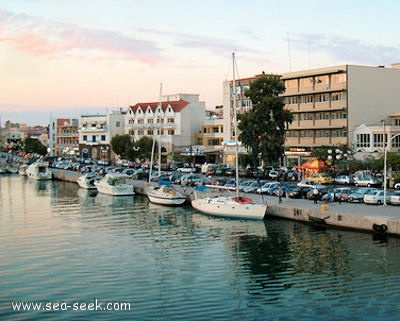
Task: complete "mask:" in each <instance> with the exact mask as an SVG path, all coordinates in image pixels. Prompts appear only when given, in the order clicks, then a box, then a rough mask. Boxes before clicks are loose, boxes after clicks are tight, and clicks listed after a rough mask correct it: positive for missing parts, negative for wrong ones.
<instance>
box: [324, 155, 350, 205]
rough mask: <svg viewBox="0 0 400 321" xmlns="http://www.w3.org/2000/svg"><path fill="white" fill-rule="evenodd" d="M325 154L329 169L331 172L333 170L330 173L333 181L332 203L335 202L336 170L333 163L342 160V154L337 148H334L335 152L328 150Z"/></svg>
mask: <svg viewBox="0 0 400 321" xmlns="http://www.w3.org/2000/svg"><path fill="white" fill-rule="evenodd" d="M327 152H328V160H329V163H330V166H331V168H332V170H333V172H332V179H333V201H335V188H336V180H335V179H336V170H335V163H336V161H339V160H341V159H342V158H343V156H344V155H343V152H342V151H341V150H340V149H339V148H336V149H335V150H332V149H328V150H327ZM345 156H347V155H346V154H345Z"/></svg>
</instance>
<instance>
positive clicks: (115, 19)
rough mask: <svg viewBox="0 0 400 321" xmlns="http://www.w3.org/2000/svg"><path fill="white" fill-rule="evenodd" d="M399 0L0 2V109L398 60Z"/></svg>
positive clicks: (208, 96) (213, 97)
mask: <svg viewBox="0 0 400 321" xmlns="http://www.w3.org/2000/svg"><path fill="white" fill-rule="evenodd" d="M399 30H400V1H397V0H392V1H389V0H381V1H368V0H365V1H354V0H352V1H349V0H336V1H324V0H319V1H314V0H310V1H306V0H286V1H281V0H280V1H272V0H248V1H236V0H230V1H228V0H197V1H192V0H158V1H157V0H112V1H111V0H0V117H1V121H2V123H4V121H5V120H8V119H10V120H12V121H19V122H27V123H28V124H31V125H34V124H47V123H48V122H49V119H50V116H53V117H54V116H57V117H62V116H66V117H71V116H77V115H79V113H91V112H106V111H107V109H113V108H116V107H123V108H126V107H128V106H129V104H135V103H138V102H151V101H157V100H158V95H159V86H160V85H159V84H160V83H161V82H162V83H163V93H164V94H176V93H194V94H199V95H200V100H201V101H205V103H206V106H207V108H212V107H214V106H215V105H220V104H222V83H223V81H224V80H225V79H231V78H232V71H231V68H232V67H231V54H232V52H233V51H235V52H236V57H237V64H238V70H239V75H238V76H239V77H251V76H253V75H255V74H258V73H260V72H262V71H265V72H266V73H282V72H288V71H299V70H304V69H310V68H319V67H326V66H334V65H340V64H358V65H372V66H377V65H385V66H387V67H389V66H390V64H391V63H395V62H400V53H399V51H400V44H399V41H400V40H399V39H400V38H399V35H398V34H399Z"/></svg>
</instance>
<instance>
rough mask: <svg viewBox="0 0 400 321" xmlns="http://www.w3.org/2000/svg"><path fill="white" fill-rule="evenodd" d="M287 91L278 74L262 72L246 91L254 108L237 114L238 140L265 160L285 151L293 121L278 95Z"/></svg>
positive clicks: (274, 157)
mask: <svg viewBox="0 0 400 321" xmlns="http://www.w3.org/2000/svg"><path fill="white" fill-rule="evenodd" d="M284 91H285V85H284V82H283V81H282V79H281V77H280V76H279V75H272V74H269V75H267V74H265V73H263V74H262V75H261V76H259V77H258V78H257V79H256V80H254V81H253V82H252V83H251V84H250V88H249V90H247V91H246V93H245V95H246V97H249V98H250V99H251V102H252V108H251V110H249V111H247V112H246V113H243V114H240V115H238V120H239V123H238V128H239V130H240V135H239V140H240V141H241V142H242V143H243V144H244V145H245V146H246V147H247V148H250V149H251V150H252V153H253V155H254V156H257V155H260V156H261V158H262V160H264V162H265V163H266V164H271V163H276V162H277V161H279V159H280V158H281V157H282V155H283V154H284V143H285V132H286V130H287V128H288V126H289V124H290V123H292V121H293V115H292V113H291V112H290V111H288V110H286V109H284V107H285V103H284V101H283V98H282V97H280V96H279V95H280V94H282V93H283V92H284Z"/></svg>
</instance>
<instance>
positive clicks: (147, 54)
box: [0, 9, 162, 65]
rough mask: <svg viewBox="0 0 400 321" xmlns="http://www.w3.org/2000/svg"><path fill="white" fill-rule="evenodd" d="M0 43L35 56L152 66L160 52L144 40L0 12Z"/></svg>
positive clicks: (158, 57) (159, 56) (151, 43)
mask: <svg viewBox="0 0 400 321" xmlns="http://www.w3.org/2000/svg"><path fill="white" fill-rule="evenodd" d="M0 43H3V44H6V45H8V46H10V47H12V48H14V49H17V50H20V51H24V52H27V53H29V54H31V55H35V56H44V57H46V58H62V57H68V56H76V57H80V58H82V57H86V58H88V59H93V54H95V55H99V56H101V55H104V56H108V57H112V58H119V59H129V60H136V61H140V62H142V63H146V64H149V65H155V64H156V63H157V61H158V60H160V59H161V58H162V57H161V54H160V51H161V50H160V49H159V48H157V46H156V45H155V44H154V43H153V42H151V41H147V40H140V39H135V38H132V37H129V36H127V35H124V34H122V33H118V32H112V31H107V30H92V29H85V28H80V27H78V26H75V25H71V24H66V23H60V22H53V21H49V20H44V19H41V18H37V17H33V16H28V15H25V14H14V13H12V12H9V11H5V10H1V9H0Z"/></svg>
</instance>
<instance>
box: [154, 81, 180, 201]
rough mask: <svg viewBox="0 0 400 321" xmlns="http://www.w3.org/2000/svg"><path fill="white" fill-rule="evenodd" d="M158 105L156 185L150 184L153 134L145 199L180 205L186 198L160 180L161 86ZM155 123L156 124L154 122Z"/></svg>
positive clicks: (170, 184)
mask: <svg viewBox="0 0 400 321" xmlns="http://www.w3.org/2000/svg"><path fill="white" fill-rule="evenodd" d="M159 101H160V102H159V105H158V107H157V109H156V111H155V112H156V113H159V115H160V118H159V130H158V178H159V179H158V184H157V185H156V186H155V185H152V182H151V178H152V175H151V172H152V168H153V159H154V149H155V141H156V139H155V133H156V131H154V137H153V147H152V150H151V159H150V173H149V182H148V189H147V197H148V199H149V202H150V203H153V204H159V205H170V206H174V205H175V206H176V205H182V204H183V203H185V202H186V199H187V197H186V196H185V195H184V194H183V193H182V192H181V191H180V190H178V188H177V187H176V186H174V185H172V183H171V182H170V181H165V180H161V179H160V176H161V135H162V126H161V124H162V122H161V113H162V84H161V85H160V100H159ZM156 123H157V122H156Z"/></svg>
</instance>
